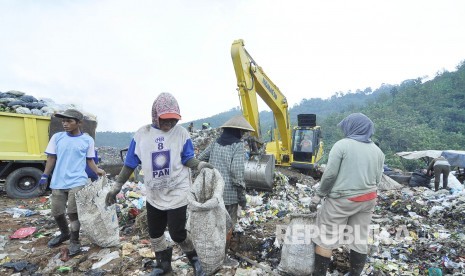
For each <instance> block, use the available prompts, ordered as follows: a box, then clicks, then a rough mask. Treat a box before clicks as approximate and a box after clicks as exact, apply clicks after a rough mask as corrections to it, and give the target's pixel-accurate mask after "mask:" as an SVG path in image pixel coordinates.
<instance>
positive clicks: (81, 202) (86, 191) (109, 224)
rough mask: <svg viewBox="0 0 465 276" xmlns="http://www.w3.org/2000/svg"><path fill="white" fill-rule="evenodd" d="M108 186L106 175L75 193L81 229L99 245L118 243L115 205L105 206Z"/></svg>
mask: <svg viewBox="0 0 465 276" xmlns="http://www.w3.org/2000/svg"><path fill="white" fill-rule="evenodd" d="M110 186H111V185H109V184H108V180H107V178H106V177H99V179H98V180H96V181H94V182H92V183H90V184H88V185H86V186H85V187H84V188H82V189H81V190H80V191H79V192H77V193H76V204H77V209H78V214H79V221H80V222H81V229H82V230H83V232H84V234H85V235H86V236H87V238H89V240H90V241H91V242H92V243H94V244H96V245H98V246H100V247H112V246H119V244H120V242H119V225H118V217H117V215H116V206H115V205H114V204H113V205H112V206H109V207H106V206H105V197H106V195H107V193H108V191H110V188H111V187H110Z"/></svg>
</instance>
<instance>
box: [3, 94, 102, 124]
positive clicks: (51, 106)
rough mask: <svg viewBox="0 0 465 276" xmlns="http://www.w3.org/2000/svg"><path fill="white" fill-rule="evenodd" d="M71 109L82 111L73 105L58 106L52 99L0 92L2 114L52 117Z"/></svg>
mask: <svg viewBox="0 0 465 276" xmlns="http://www.w3.org/2000/svg"><path fill="white" fill-rule="evenodd" d="M69 108H74V109H78V110H80V108H78V107H77V106H75V105H73V104H57V103H55V102H54V101H53V100H52V99H47V98H43V99H37V98H35V97H34V96H31V95H27V94H26V93H24V92H21V91H16V90H10V91H8V92H0V112H9V113H19V114H30V115H37V116H48V117H50V116H52V115H53V114H54V113H56V112H58V111H64V110H66V109H69ZM83 115H84V118H85V119H88V120H93V121H95V120H96V117H95V115H92V114H90V113H86V112H83Z"/></svg>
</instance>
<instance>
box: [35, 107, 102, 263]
mask: <svg viewBox="0 0 465 276" xmlns="http://www.w3.org/2000/svg"><path fill="white" fill-rule="evenodd" d="M55 117H58V118H62V125H63V128H64V130H65V131H64V132H58V133H56V134H54V135H53V136H52V138H51V139H50V141H49V143H48V145H47V148H46V149H45V153H46V154H47V163H46V165H45V170H44V174H43V175H42V177H41V179H40V181H39V184H40V185H45V186H46V184H47V181H48V178H49V175H50V173H51V172H52V170H53V176H52V181H51V183H50V188H51V189H52V196H51V201H52V216H53V217H54V218H55V221H56V223H57V224H58V228H59V229H60V231H61V233H60V235H59V236H56V237H54V238H52V239H51V240H50V241H49V242H48V246H49V247H56V246H58V245H60V244H62V243H63V242H64V241H67V240H70V244H69V248H68V249H69V255H70V256H73V255H76V254H77V253H79V252H80V251H81V246H80V243H79V230H80V228H81V224H80V223H79V217H78V212H77V206H76V197H75V196H76V193H77V192H78V191H79V190H81V189H82V188H83V187H84V186H85V185H86V184H87V173H86V165H87V166H88V167H89V168H90V169H91V170H92V171H93V172H94V173H96V174H97V175H100V176H102V175H104V174H105V171H104V170H102V169H99V168H98V167H97V165H95V162H94V157H95V148H94V139H92V137H90V136H89V135H88V134H85V133H82V132H81V129H80V127H81V124H82V120H83V119H84V116H83V115H82V113H81V112H79V111H78V110H75V109H68V110H66V111H65V112H63V113H57V114H55ZM65 212H67V213H68V218H69V220H70V228H71V231H70V229H69V228H68V221H67V220H66V217H65Z"/></svg>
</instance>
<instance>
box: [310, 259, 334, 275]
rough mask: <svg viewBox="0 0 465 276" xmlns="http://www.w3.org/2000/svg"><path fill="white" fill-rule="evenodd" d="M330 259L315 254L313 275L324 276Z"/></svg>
mask: <svg viewBox="0 0 465 276" xmlns="http://www.w3.org/2000/svg"><path fill="white" fill-rule="evenodd" d="M330 261H331V259H330V258H327V257H323V256H321V255H319V254H315V269H314V270H313V276H326V272H327V271H328V266H329V262H330Z"/></svg>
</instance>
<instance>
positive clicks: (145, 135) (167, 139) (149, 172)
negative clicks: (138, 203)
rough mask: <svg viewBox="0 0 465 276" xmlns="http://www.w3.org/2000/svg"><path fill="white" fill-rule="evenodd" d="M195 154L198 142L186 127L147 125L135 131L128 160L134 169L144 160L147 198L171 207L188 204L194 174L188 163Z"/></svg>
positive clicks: (161, 207)
mask: <svg viewBox="0 0 465 276" xmlns="http://www.w3.org/2000/svg"><path fill="white" fill-rule="evenodd" d="M191 158H194V145H193V144H192V140H191V139H190V136H189V132H188V131H187V130H186V129H185V128H183V127H182V126H178V125H176V126H175V127H174V128H172V129H171V130H170V131H168V132H164V131H162V130H160V129H158V128H155V127H153V126H151V125H146V126H143V127H141V128H140V129H139V130H138V131H137V132H136V133H135V134H134V138H133V139H132V141H131V144H130V145H129V149H128V153H127V155H126V160H125V162H124V164H125V165H126V166H128V167H130V168H133V169H135V168H136V167H137V166H138V165H139V164H141V166H142V171H143V173H144V184H145V185H146V190H147V202H148V203H150V205H152V206H154V207H155V208H157V209H159V210H168V209H176V208H179V207H182V206H185V205H187V193H188V192H189V189H190V185H191V183H192V177H191V171H190V169H189V168H188V167H186V166H184V164H186V162H187V161H188V160H189V159H191Z"/></svg>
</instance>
